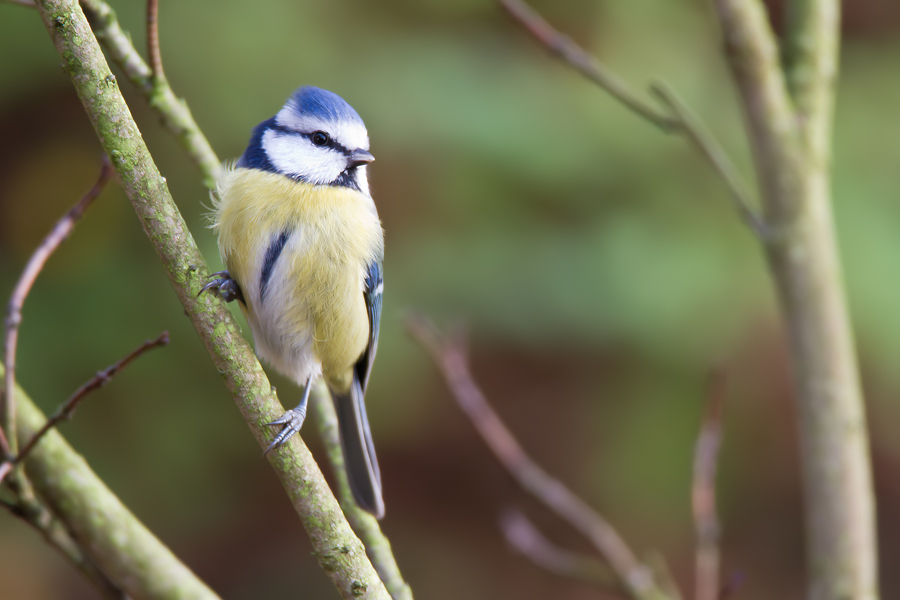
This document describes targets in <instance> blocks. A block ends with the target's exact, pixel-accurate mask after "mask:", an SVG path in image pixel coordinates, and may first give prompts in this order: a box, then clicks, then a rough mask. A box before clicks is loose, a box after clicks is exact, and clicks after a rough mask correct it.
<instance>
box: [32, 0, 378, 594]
mask: <svg viewBox="0 0 900 600" xmlns="http://www.w3.org/2000/svg"><path fill="white" fill-rule="evenodd" d="M39 10H40V13H41V18H42V19H43V21H44V24H45V26H46V28H47V30H48V32H49V33H50V36H51V38H52V39H53V43H54V45H55V46H56V48H57V50H58V52H59V54H60V56H61V57H62V60H63V68H64V70H65V71H66V73H67V74H68V75H69V76H70V78H71V79H72V83H73V84H74V86H75V90H76V92H77V93H78V96H79V98H80V99H81V101H82V104H83V105H84V108H85V110H86V112H87V113H88V116H89V118H90V120H91V123H92V125H93V126H94V129H95V130H96V132H97V135H98V137H99V138H100V142H101V144H102V146H103V148H104V150H105V151H106V154H107V156H109V158H110V160H111V162H112V164H113V167H114V168H115V170H116V173H117V174H118V176H119V179H120V180H121V183H122V187H123V188H124V190H125V193H126V195H127V196H128V198H129V200H130V201H131V203H132V205H133V207H134V210H135V212H136V213H137V215H138V217H139V219H140V221H141V224H142V226H143V228H144V231H145V232H146V234H147V236H148V237H149V238H150V241H151V243H152V244H153V246H154V248H155V250H156V251H157V254H158V255H159V257H160V259H161V261H162V263H163V266H164V267H165V269H166V272H167V274H168V275H169V278H170V280H171V282H172V285H173V287H174V288H175V291H176V293H177V295H178V297H179V299H180V300H181V302H182V304H183V305H184V308H185V312H186V313H187V315H188V316H189V317H190V319H191V321H192V322H193V324H194V326H195V327H196V329H197V331H198V333H199V334H200V337H201V339H202V340H203V342H204V344H205V345H206V347H207V350H208V351H209V353H210V356H211V357H212V359H213V362H214V363H215V365H216V367H217V369H218V370H219V372H220V373H221V374H222V377H223V378H224V380H225V383H226V385H227V386H228V388H229V390H231V392H232V394H233V395H234V398H235V401H236V402H237V404H238V407H239V409H240V411H241V413H242V414H243V416H244V418H245V420H246V421H247V423H248V426H249V427H250V429H251V431H252V432H253V434H254V436H255V437H256V439H257V442H258V443H259V444H260V447H261V448H264V447H265V446H266V445H268V442H269V441H271V440H270V439H269V438H270V437H271V434H272V431H271V428H269V427H266V423H268V422H270V421H272V420H274V418H275V417H277V416H280V415H281V414H282V413H283V411H284V409H283V408H282V406H281V404H280V403H279V402H278V400H277V398H276V397H275V394H274V392H273V391H272V387H271V385H270V384H269V381H268V379H267V377H266V375H265V373H264V372H263V370H262V367H261V366H260V364H259V362H258V361H257V359H256V357H255V355H254V354H253V351H252V350H251V348H250V346H249V345H248V344H247V342H246V340H244V338H243V336H242V335H241V332H240V330H239V329H238V327H237V325H236V324H235V322H234V320H233V319H232V318H231V315H230V313H229V312H228V311H227V310H226V309H225V307H224V305H223V304H222V303H221V302H220V301H219V300H217V299H215V298H212V297H210V296H209V295H206V294H204V295H203V296H202V297H197V292H198V291H199V289H200V287H201V284H202V283H203V282H204V281H205V279H204V278H205V277H206V275H207V274H208V269H207V268H206V264H205V262H204V260H203V257H202V256H201V255H200V252H199V250H198V248H197V245H196V243H195V241H194V239H193V237H192V236H191V234H190V232H189V231H188V229H187V226H186V224H185V223H184V220H183V219H182V217H181V214H180V213H179V211H178V208H177V207H176V206H175V203H174V201H173V200H172V196H171V194H170V193H169V190H168V187H167V186H166V183H165V180H164V179H163V178H162V176H161V175H160V174H159V171H158V169H157V168H156V165H155V164H154V162H153V160H152V158H151V156H150V153H149V151H148V150H147V147H146V145H145V144H144V142H143V139H142V137H141V134H140V131H139V130H138V128H137V125H136V124H135V122H134V119H133V118H132V116H131V113H130V111H129V109H128V106H127V104H126V103H125V100H124V98H123V97H122V94H121V92H120V91H119V88H118V85H117V83H116V79H115V77H113V75H112V73H111V72H110V70H109V66H108V65H107V63H106V60H105V58H104V56H103V53H102V52H101V50H100V47H99V45H98V43H97V41H96V39H95V38H94V35H93V32H92V31H91V28H90V25H89V24H88V21H87V19H86V17H85V15H84V13H83V12H82V10H81V7H80V6H79V5H78V2H76V1H75V0H42V1H41V2H39ZM269 462H270V463H271V465H272V467H273V468H274V469H275V472H276V474H277V475H278V477H279V479H280V480H281V482H282V484H283V485H284V487H285V489H286V490H287V492H288V495H289V496H290V498H291V501H292V503H293V505H294V508H295V510H296V511H297V513H298V514H299V516H300V519H301V521H302V523H303V526H304V527H305V528H306V531H307V533H308V535H309V537H310V540H311V542H312V545H313V547H314V549H315V555H316V557H317V559H318V561H319V564H320V565H321V566H322V568H323V569H324V570H325V572H326V573H327V574H328V576H329V577H330V578H331V580H332V582H333V583H334V585H335V587H336V588H337V589H338V591H339V592H340V593H341V596H342V597H344V598H387V597H388V594H387V591H386V590H385V588H384V585H383V584H382V582H381V580H380V579H379V578H378V574H377V573H376V572H375V569H374V568H373V567H372V565H371V563H370V562H369V560H368V558H367V557H366V554H365V549H364V548H363V545H362V543H361V542H360V541H359V539H358V538H357V537H356V536H355V535H354V533H353V531H352V530H351V528H350V525H349V524H348V523H347V520H346V519H345V518H344V515H343V514H342V513H341V510H340V507H339V506H338V503H337V501H336V500H335V498H334V496H333V495H332V493H331V490H330V489H329V488H328V485H327V483H326V482H325V479H324V477H323V476H322V473H321V471H319V468H318V466H317V465H316V463H315V461H314V460H313V458H312V455H311V454H310V453H309V450H308V449H307V447H306V445H305V444H304V443H303V442H302V440H301V439H300V438H299V436H295V437H294V438H293V439H292V440H291V442H290V443H289V444H287V445H286V446H285V447H284V448H283V449H281V450H279V451H278V452H277V453H271V454H270V455H269ZM107 533H108V534H110V535H111V534H112V532H107Z"/></svg>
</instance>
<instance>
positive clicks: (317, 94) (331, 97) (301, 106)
mask: <svg viewBox="0 0 900 600" xmlns="http://www.w3.org/2000/svg"><path fill="white" fill-rule="evenodd" d="M287 106H289V107H290V108H291V109H293V110H294V111H296V112H297V113H298V114H301V115H310V116H313V117H317V118H319V119H322V120H323V121H335V122H336V121H357V122H359V123H362V122H363V121H362V119H361V118H360V117H359V115H358V114H357V113H356V111H355V110H353V107H352V106H350V105H349V104H347V102H346V101H345V100H344V99H343V98H341V97H340V96H338V95H337V94H335V93H333V92H329V91H328V90H323V89H320V88H317V87H313V86H311V85H307V86H303V87H301V88H299V89H298V90H297V91H296V92H294V93H293V94H292V95H291V97H290V99H289V100H288V101H287Z"/></svg>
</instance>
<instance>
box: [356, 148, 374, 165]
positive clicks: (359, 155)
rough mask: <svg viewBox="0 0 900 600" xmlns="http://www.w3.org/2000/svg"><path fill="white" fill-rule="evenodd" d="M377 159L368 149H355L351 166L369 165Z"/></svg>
mask: <svg viewBox="0 0 900 600" xmlns="http://www.w3.org/2000/svg"><path fill="white" fill-rule="evenodd" d="M373 160H375V157H374V156H372V154H371V153H369V151H368V150H363V149H361V148H360V149H359V150H354V151H353V154H351V155H350V166H351V167H361V166H362V165H367V164H369V163H370V162H372V161H373Z"/></svg>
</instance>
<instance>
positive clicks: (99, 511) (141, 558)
mask: <svg viewBox="0 0 900 600" xmlns="http://www.w3.org/2000/svg"><path fill="white" fill-rule="evenodd" d="M0 369H2V367H0ZM15 401H16V407H17V408H18V417H19V418H18V419H17V421H16V425H17V427H18V435H19V437H20V438H21V439H31V438H32V437H33V436H34V435H36V434H37V433H38V431H40V430H41V428H42V427H43V426H44V424H45V423H46V422H47V418H46V417H45V416H44V415H43V414H42V413H41V411H40V410H39V409H38V408H37V407H36V406H35V405H34V403H33V402H32V401H31V399H30V398H29V397H28V395H27V394H25V392H24V391H23V390H22V389H21V388H20V387H18V386H16V388H15ZM24 466H25V471H26V473H27V474H28V478H29V480H30V481H31V483H32V485H33V486H34V489H35V491H36V492H37V493H38V495H39V496H40V498H41V500H43V501H44V502H46V503H47V504H48V505H49V506H50V508H51V509H52V511H53V513H54V515H55V517H51V516H50V515H49V514H48V515H44V516H42V517H40V519H41V520H43V521H44V522H45V524H46V527H39V528H40V529H41V531H42V532H43V533H44V535H45V536H50V538H51V541H52V543H53V545H54V546H56V547H57V548H59V549H60V550H61V551H62V552H63V554H64V555H66V556H67V558H69V559H70V560H71V561H72V562H73V563H75V565H76V566H78V567H79V568H80V569H81V570H82V571H84V572H85V573H86V574H87V575H88V578H89V579H91V580H92V581H93V582H94V583H95V584H96V585H97V586H98V588H99V589H100V590H101V591H102V592H103V593H104V596H105V597H121V593H120V592H117V590H120V591H121V592H124V593H125V594H126V595H127V596H129V597H131V598H135V599H140V598H153V599H156V600H161V599H169V598H171V599H173V600H174V599H176V598H177V599H186V598H193V599H197V600H201V599H204V600H207V599H208V600H215V599H216V598H218V596H216V594H215V593H213V592H212V591H211V590H210V589H209V588H208V587H207V586H206V584H204V583H203V582H202V581H200V580H199V579H198V578H197V576H196V575H194V574H193V573H192V572H191V570H190V569H188V568H187V567H186V566H185V565H184V564H183V563H181V562H180V561H179V560H178V559H177V558H176V557H175V556H174V555H173V554H172V552H171V551H170V550H169V549H168V548H167V547H166V546H165V545H163V544H162V542H160V541H159V540H158V539H157V538H156V537H155V536H154V535H153V534H152V533H150V531H149V530H148V529H147V528H146V527H144V525H143V524H142V523H141V522H140V521H138V519H137V518H135V516H134V515H133V514H131V512H130V511H129V510H128V509H127V508H126V507H125V506H124V505H123V504H122V503H121V501H120V500H119V499H118V498H117V497H116V496H115V494H113V493H112V492H111V491H110V490H109V488H107V487H106V485H104V483H103V481H102V480H101V479H100V478H99V477H97V475H96V474H95V473H94V472H93V471H92V470H91V468H90V467H89V466H88V464H87V462H85V460H84V459H83V458H82V457H81V456H80V455H79V454H78V453H77V452H76V451H75V450H74V449H73V448H72V447H71V446H70V445H69V444H68V443H67V442H66V441H65V440H64V439H63V437H62V435H60V433H59V432H58V431H56V430H55V429H52V430H50V431H48V432H47V433H46V435H44V436H43V437H42V438H41V440H40V441H39V442H38V443H37V444H36V445H35V446H34V448H33V449H32V450H31V452H29V453H28V456H26V457H25V459H24ZM57 518H58V519H59V520H58V521H57V520H56V519H57ZM29 520H30V521H31V519H29ZM60 522H62V523H64V524H65V525H64V527H63V526H61V525H60ZM37 524H38V525H40V522H38V523H37ZM69 536H72V537H74V539H76V540H77V541H78V543H77V545H76V544H74V543H73V542H72V541H71V539H70V538H69ZM82 553H83V554H82ZM106 578H108V580H107V579H106Z"/></svg>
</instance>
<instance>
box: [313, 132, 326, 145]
mask: <svg viewBox="0 0 900 600" xmlns="http://www.w3.org/2000/svg"><path fill="white" fill-rule="evenodd" d="M310 139H312V143H313V144H315V145H316V146H324V145H325V144H327V143H328V139H329V138H328V134H327V133H325V132H324V131H317V132H315V133H314V134H312V137H311V138H310Z"/></svg>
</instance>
